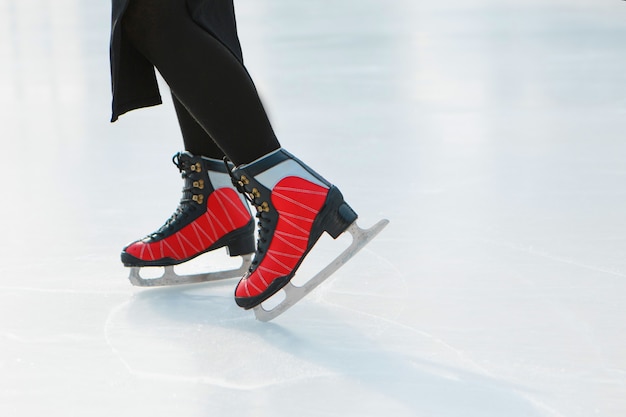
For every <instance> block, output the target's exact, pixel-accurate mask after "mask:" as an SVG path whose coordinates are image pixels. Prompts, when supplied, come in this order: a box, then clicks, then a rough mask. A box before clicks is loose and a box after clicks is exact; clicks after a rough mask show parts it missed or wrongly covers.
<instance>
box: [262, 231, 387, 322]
mask: <svg viewBox="0 0 626 417" xmlns="http://www.w3.org/2000/svg"><path fill="white" fill-rule="evenodd" d="M388 224H389V220H387V219H383V220H380V221H379V222H378V223H376V224H375V225H374V226H372V227H371V228H369V229H361V228H360V227H359V226H358V225H357V224H356V221H355V222H354V223H352V224H351V225H350V226H349V227H348V229H346V231H348V232H350V234H351V235H352V243H351V244H350V246H348V247H347V248H346V249H345V250H344V251H343V252H341V254H339V256H337V257H336V258H335V259H334V260H333V261H332V262H331V263H329V264H328V265H327V266H326V267H325V268H324V269H322V270H321V271H319V272H318V273H317V274H316V275H315V276H313V278H311V279H310V280H308V281H307V282H306V283H305V284H304V285H302V286H296V285H294V284H292V283H291V282H289V283H288V284H287V285H285V286H284V287H283V288H282V290H283V291H284V294H285V298H284V299H283V301H281V302H280V303H278V304H277V305H276V306H274V307H273V308H271V309H265V308H264V307H263V304H259V305H258V306H256V307H254V309H253V311H254V315H255V317H256V318H257V320H259V321H263V322H268V321H270V320H273V319H275V318H276V317H278V316H279V315H281V314H283V313H284V312H285V311H287V310H288V309H289V308H290V307H292V306H293V305H294V304H296V303H297V302H298V301H300V300H301V299H302V298H304V296H306V295H307V294H308V293H310V292H311V291H313V289H315V287H317V286H318V285H320V284H321V283H322V282H324V281H325V280H326V279H327V278H328V277H330V276H331V275H332V274H333V273H334V272H335V271H337V270H338V269H339V268H341V267H342V266H343V265H344V264H346V263H347V262H348V261H349V260H350V258H352V257H353V256H354V255H356V254H357V252H359V251H360V250H361V249H363V248H364V247H365V245H367V244H368V243H369V242H370V241H371V240H372V239H373V238H374V237H376V235H378V234H379V233H380V232H381V230H383V229H384V228H385V227H386V226H387V225H388Z"/></svg>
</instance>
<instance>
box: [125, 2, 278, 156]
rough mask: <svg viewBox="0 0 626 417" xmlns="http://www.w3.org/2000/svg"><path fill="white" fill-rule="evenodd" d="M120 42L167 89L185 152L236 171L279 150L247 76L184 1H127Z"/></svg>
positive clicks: (232, 56)
mask: <svg viewBox="0 0 626 417" xmlns="http://www.w3.org/2000/svg"><path fill="white" fill-rule="evenodd" d="M122 33H123V36H124V37H125V38H126V39H127V40H128V41H130V42H131V43H132V45H133V46H134V47H135V48H136V49H137V50H138V51H139V52H140V53H141V54H142V55H143V56H144V57H145V58H146V59H147V60H148V61H150V63H152V65H154V67H155V68H156V69H157V70H158V71H159V73H160V74H161V75H162V76H163V79H164V80H165V81H166V83H167V84H168V85H169V87H170V89H171V91H172V96H173V98H174V105H175V108H176V113H177V115H178V119H179V123H180V126H181V131H182V134H183V140H184V143H185V149H186V150H188V151H190V152H192V153H194V154H196V155H203V156H208V157H213V158H221V157H222V156H223V155H224V154H225V155H226V156H228V158H229V159H231V160H232V161H233V162H234V163H235V164H236V165H240V164H245V163H249V162H252V161H253V160H255V159H258V158H259V157H261V156H263V155H265V154H267V153H269V152H271V151H273V150H276V149H278V148H279V147H280V144H279V143H278V140H277V139H276V136H275V134H274V131H273V129H272V126H271V124H270V122H269V120H268V117H267V114H266V112H265V109H264V108H263V105H262V103H261V100H260V99H259V96H258V94H257V91H256V88H255V86H254V83H253V81H252V79H251V78H250V75H249V74H248V72H247V70H246V69H245V67H244V66H243V65H242V64H241V63H240V61H239V60H237V59H236V58H235V56H234V55H233V54H232V53H231V51H229V50H228V49H227V48H226V47H225V46H224V45H222V44H221V43H220V42H219V41H217V40H216V39H215V38H214V37H213V36H212V35H211V34H210V33H208V32H206V31H205V30H203V29H202V28H200V27H199V26H198V25H197V24H196V23H195V22H194V21H193V20H192V19H191V16H190V14H189V11H188V10H187V6H186V2H185V1H183V0H131V1H130V4H129V5H128V8H127V9H126V12H125V15H124V18H123V20H122Z"/></svg>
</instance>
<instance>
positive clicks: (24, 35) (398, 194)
mask: <svg viewBox="0 0 626 417" xmlns="http://www.w3.org/2000/svg"><path fill="white" fill-rule="evenodd" d="M109 7H110V5H109V2H108V1H106V0H99V1H93V0H90V1H81V0H0V63H1V65H0V135H1V143H0V146H1V148H0V149H1V152H2V163H0V172H1V180H0V184H1V190H0V194H1V195H2V204H1V205H0V218H1V219H2V227H1V230H2V239H0V257H1V261H2V262H1V263H0V274H1V275H0V276H1V281H0V415H2V416H6V417H25V416H50V417H53V416H55V417H56V416H59V417H61V416H62V417H70V416H81V417H82V416H89V417H100V416H107V417H109V416H120V417H126V416H133V417H136V416H146V417H164V416H168V417H169V416H172V415H176V416H184V417H200V416H203V417H204V416H245V417H251V416H254V417H265V416H267V417H270V416H272V417H281V416H294V415H297V416H341V417H346V416H363V417H366V416H385V417H386V416H394V417H401V416H402V417H403V416H412V417H414V416H427V417H491V416H493V417H505V416H506V417H590V416H601V417H623V416H624V415H626V303H625V301H626V260H625V259H626V257H625V255H626V163H625V161H626V140H625V132H626V2H624V1H618V0H541V1H540V0H505V1H502V0H463V1H461V0H452V1H448V2H436V1H424V0H394V1H382V0H347V1H341V2H334V1H330V0H311V1H308V2H296V1H291V0H275V1H259V0H237V1H236V7H237V11H238V23H239V29H240V35H241V40H242V43H243V47H244V55H245V58H246V62H247V65H248V67H249V70H250V72H251V73H252V75H253V76H254V78H255V80H256V82H257V85H258V88H259V90H260V91H261V94H262V96H263V99H264V101H265V103H266V105H267V108H268V111H269V113H270V115H271V118H272V120H273V122H274V125H275V128H276V131H277V132H278V135H279V138H280V139H281V141H282V144H283V146H284V147H285V148H286V149H288V150H289V151H291V152H293V153H295V154H296V155H298V156H299V157H300V158H301V159H303V160H305V162H307V163H309V164H310V165H311V166H313V167H314V168H316V169H317V170H318V171H319V172H321V173H322V174H323V175H324V176H325V177H327V178H328V179H329V180H331V181H332V182H334V183H335V184H337V185H338V186H339V187H340V188H341V190H342V191H343V193H344V195H345V196H346V198H347V200H348V201H349V202H350V204H351V205H352V206H353V207H354V208H355V209H356V210H357V211H358V212H359V214H360V224H361V225H362V226H364V227H366V226H370V225H372V224H373V223H374V222H376V221H377V220H379V219H380V218H383V217H385V218H388V219H389V220H390V221H391V224H390V225H389V226H388V227H387V229H386V230H384V231H383V232H382V234H381V235H380V236H379V237H378V238H377V239H376V240H375V241H373V242H372V243H371V244H370V245H369V246H367V248H366V249H364V251H363V252H361V253H360V254H359V255H357V257H355V258H354V259H353V260H352V261H351V262H350V263H349V264H348V265H346V266H345V267H344V268H343V269H341V270H339V271H338V272H337V273H336V274H335V275H334V276H333V277H332V278H331V279H329V280H328V281H327V282H326V283H324V284H323V286H322V287H320V288H318V289H317V290H316V291H315V292H314V293H312V294H311V295H310V296H309V297H307V298H306V299H304V300H303V301H302V302H301V303H299V304H298V305H296V306H295V307H293V308H292V309H291V310H290V311H288V312H287V313H285V314H284V315H283V316H281V317H279V318H278V319H276V320H275V321H273V322H271V323H267V324H264V323H260V322H258V321H256V320H254V318H253V315H252V313H250V312H246V311H243V310H240V309H239V308H238V307H236V305H235V303H234V301H233V297H232V291H233V288H234V285H235V283H236V280H230V281H225V282H221V283H216V284H203V285H198V286H187V287H178V288H166V289H149V290H145V289H137V288H135V287H132V286H131V285H130V284H129V283H128V280H127V278H126V277H127V275H128V272H127V271H126V270H125V269H124V267H123V266H122V265H121V263H120V261H119V252H120V250H121V248H122V247H123V246H124V244H126V243H128V242H130V241H132V240H134V239H137V238H140V237H142V236H144V235H146V234H147V233H149V232H151V231H153V230H155V229H156V228H158V227H159V226H160V225H161V224H162V223H163V221H164V220H165V219H167V218H168V217H169V215H170V214H171V213H172V211H173V210H174V209H175V207H176V206H177V203H178V200H179V198H180V189H181V187H182V182H181V180H180V177H179V174H178V171H177V170H176V168H175V167H173V166H172V165H171V162H170V158H171V156H172V155H173V154H174V153H175V152H177V151H179V150H180V149H181V146H182V142H181V139H180V133H179V131H178V127H177V124H176V118H175V116H174V111H173V109H172V106H171V103H170V102H169V101H167V102H166V103H165V105H163V106H160V107H156V108H151V109H146V110H142V111H138V112H133V113H131V114H129V115H126V116H123V117H122V118H121V119H120V121H119V122H118V123H116V124H113V125H111V124H110V123H109V122H108V120H109V117H110V95H109V90H110V88H109V75H108V74H109V69H108V30H109V27H108V25H109V19H110V17H109V16H110V11H109ZM163 92H164V96H165V97H164V98H165V99H166V100H167V99H168V97H167V90H166V88H165V87H164V89H163ZM345 244H346V242H345V240H344V239H340V240H339V241H337V242H333V241H332V240H330V239H327V240H324V241H322V242H321V243H320V244H319V245H318V247H317V250H316V252H315V255H314V256H313V258H312V259H311V261H310V262H308V264H307V265H306V266H305V267H303V271H302V275H301V276H304V275H305V273H307V272H309V271H313V272H314V271H315V268H316V267H319V266H321V265H322V264H323V262H324V259H325V257H327V256H330V255H332V254H333V253H334V252H336V251H338V247H339V246H341V245H345ZM209 258H210V259H203V260H201V262H203V264H202V265H200V266H198V265H196V267H198V268H216V269H219V268H223V267H226V266H228V265H231V264H233V260H231V259H229V258H228V257H227V256H226V255H225V253H223V252H220V253H218V254H215V255H214V256H211V257H209Z"/></svg>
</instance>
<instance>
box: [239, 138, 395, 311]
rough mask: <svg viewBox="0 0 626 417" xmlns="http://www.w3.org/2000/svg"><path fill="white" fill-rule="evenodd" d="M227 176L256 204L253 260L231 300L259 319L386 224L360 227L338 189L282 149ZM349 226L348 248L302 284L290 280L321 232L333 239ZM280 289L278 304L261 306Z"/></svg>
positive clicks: (314, 281)
mask: <svg viewBox="0 0 626 417" xmlns="http://www.w3.org/2000/svg"><path fill="white" fill-rule="evenodd" d="M232 176H233V184H235V185H236V186H237V188H238V189H239V191H241V192H243V193H245V195H246V196H247V198H248V200H249V201H250V202H251V203H252V204H253V205H254V206H255V207H256V209H257V218H258V234H259V236H258V241H257V249H256V253H255V256H254V260H253V261H252V265H251V266H250V269H249V270H248V272H247V273H246V274H245V275H244V276H243V278H242V279H241V281H239V284H238V285H237V288H236V289H235V301H236V302H237V304H238V305H239V306H240V307H243V308H245V309H250V308H254V311H255V315H256V317H257V318H258V319H259V320H262V321H268V320H271V319H272V318H274V317H276V316H277V315H279V314H281V313H282V312H284V311H285V310H286V309H287V308H289V307H291V306H292V305H293V304H295V303H296V302H297V301H298V300H299V299H301V298H302V297H304V296H305V295H306V294H307V293H308V292H310V291H311V290H312V289H313V288H315V287H316V286H317V285H319V284H320V283H321V282H322V281H323V280H324V279H326V278H328V276H330V275H331V274H332V273H333V272H334V271H335V270H337V269H338V268H339V267H340V266H341V265H343V264H344V263H345V262H346V261H347V260H348V259H349V258H351V257H352V256H353V255H354V254H355V253H356V252H357V251H358V250H359V249H361V248H362V247H363V246H364V245H365V244H366V243H367V242H368V241H369V240H371V239H372V238H373V237H374V236H375V235H376V234H377V233H378V232H380V230H382V228H383V227H384V226H386V224H387V221H386V220H383V221H381V222H379V224H378V225H377V226H375V227H374V228H372V229H370V230H368V231H363V230H361V229H359V228H358V227H357V226H356V219H357V214H356V213H355V212H354V211H353V210H352V208H350V206H348V204H346V202H345V201H344V198H343V196H342V194H341V192H340V191H339V189H337V187H335V186H333V185H331V184H330V183H329V182H328V181H326V180H325V179H324V178H322V177H321V176H320V175H318V174H317V173H316V172H314V171H313V170H312V169H311V168H309V167H308V166H306V165H305V164H304V163H303V162H301V161H300V160H298V159H296V158H295V157H294V156H293V155H291V154H290V153H288V152H287V151H285V150H283V149H279V150H277V151H275V152H272V153H270V154H268V155H266V156H264V157H262V158H261V159H258V160H256V161H254V162H253V163H251V164H248V165H243V166H240V167H237V168H236V169H235V170H234V171H233V173H232ZM349 228H350V230H351V233H352V235H353V238H354V239H353V243H352V245H351V246H350V247H349V248H348V249H346V250H345V251H344V252H343V253H342V254H341V255H339V257H338V258H337V259H335V261H333V262H332V263H331V264H330V265H328V266H327V267H326V268H325V269H323V270H322V271H320V272H319V273H318V274H317V275H316V276H314V277H313V278H312V279H310V280H309V281H307V283H306V284H305V285H303V286H301V287H296V286H295V285H293V284H291V283H290V280H291V279H292V278H293V277H294V275H295V273H296V271H297V270H298V267H299V266H300V264H301V263H302V261H303V260H304V258H305V257H306V256H307V254H308V253H309V251H310V250H311V248H313V246H314V245H315V243H316V242H317V241H318V239H319V238H320V237H321V235H322V234H323V233H324V232H326V233H328V234H329V235H330V236H332V237H333V238H334V239H336V238H337V237H338V236H339V235H341V234H342V233H343V232H344V231H346V230H348V229H349ZM374 229H375V230H374ZM281 289H284V291H285V294H286V298H285V300H284V301H283V302H282V303H280V304H279V305H277V306H276V307H274V308H273V309H271V310H266V309H265V308H263V307H262V306H261V303H263V302H264V301H265V300H267V299H268V298H270V297H271V296H272V295H274V294H275V293H277V292H278V291H279V290H281Z"/></svg>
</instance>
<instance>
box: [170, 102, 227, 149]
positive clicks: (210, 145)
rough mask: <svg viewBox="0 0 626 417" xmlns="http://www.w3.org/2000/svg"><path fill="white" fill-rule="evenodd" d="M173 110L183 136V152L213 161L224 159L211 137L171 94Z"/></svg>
mask: <svg viewBox="0 0 626 417" xmlns="http://www.w3.org/2000/svg"><path fill="white" fill-rule="evenodd" d="M172 101H173V102H174V109H176V115H177V116H178V124H179V126H180V130H181V133H182V135H183V143H184V144H185V150H186V151H187V152H190V153H192V154H194V155H201V156H206V157H208V158H213V159H222V158H224V152H222V150H221V149H220V148H219V146H217V143H215V141H214V140H213V138H212V137H211V136H209V134H208V133H207V132H206V130H204V128H203V127H202V126H200V125H199V124H198V122H197V121H196V119H194V118H193V116H192V115H191V114H190V113H189V111H188V110H187V109H186V108H185V106H184V105H183V104H182V103H181V102H180V100H178V98H177V97H176V96H175V95H174V94H172Z"/></svg>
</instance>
